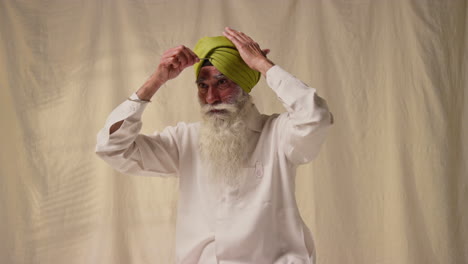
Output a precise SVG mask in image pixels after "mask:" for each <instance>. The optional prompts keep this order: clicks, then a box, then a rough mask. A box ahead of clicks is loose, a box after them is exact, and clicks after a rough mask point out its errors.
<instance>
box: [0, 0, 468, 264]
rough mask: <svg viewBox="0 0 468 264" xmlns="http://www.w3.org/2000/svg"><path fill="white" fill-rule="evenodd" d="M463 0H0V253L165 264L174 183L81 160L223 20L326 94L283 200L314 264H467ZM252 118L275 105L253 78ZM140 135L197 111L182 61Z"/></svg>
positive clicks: (44, 259) (467, 29) (50, 263)
mask: <svg viewBox="0 0 468 264" xmlns="http://www.w3.org/2000/svg"><path fill="white" fill-rule="evenodd" d="M467 12H468V5H467V1H463V0H438V1H437V0H413V1H410V0H406V1H405V0H328V1H326V0H311V1H299V0H297V1H283V0H276V1H272V0H261V1H251V0H250V1H249V0H237V1H215V0H212V1H208V0H207V1H202V0H185V1H183V0H114V1H111V0H80V1H78V0H68V1H67V0H43V1H26V0H24V1H11V0H2V1H1V2H0V38H1V41H0V87H1V89H0V117H1V130H0V131H1V137H0V146H1V152H0V176H1V177H0V263H7V264H9V263H15V264H16V263H18V264H20V263H47V264H58V263H68V264H73V263H103V264H107V263H109V264H111V263H112V264H114V263H172V262H173V260H174V256H173V252H174V231H175V219H176V207H177V185H178V183H177V180H176V179H174V178H170V179H160V178H145V177H138V176H127V175H121V174H119V173H117V172H115V171H114V170H113V169H112V168H110V167H109V166H108V165H107V164H105V163H104V162H103V161H101V160H100V159H98V158H97V156H96V155H95V154H94V145H95V136H96V134H97V132H98V130H99V129H100V128H101V127H102V126H103V125H104V121H105V119H106V117H107V115H108V114H109V113H110V111H111V110H112V109H113V108H114V107H115V106H117V105H118V104H119V103H120V102H122V101H123V100H125V99H126V98H127V97H128V96H129V95H130V94H131V93H132V92H134V91H135V90H136V89H138V88H139V87H140V85H142V84H143V82H144V81H145V80H146V78H147V77H148V76H149V75H150V74H151V73H152V72H153V71H154V69H155V67H156V65H157V63H158V61H159V56H160V55H161V54H162V53H163V51H164V50H166V49H168V48H171V47H174V46H176V45H180V44H184V45H186V46H188V47H193V46H194V44H195V43H196V41H197V39H198V38H200V37H203V36H214V35H220V34H221V33H222V30H223V28H224V27H225V26H231V27H233V28H235V29H238V30H241V31H244V32H246V33H247V34H249V35H251V36H252V37H253V38H254V39H255V40H257V41H258V42H259V43H260V45H261V46H262V47H263V48H270V49H271V50H272V51H271V53H270V55H269V57H270V58H271V59H272V60H273V61H274V62H275V63H277V64H279V65H281V66H282V67H283V68H285V69H286V70H288V71H290V72H291V73H293V74H294V75H296V76H297V77H299V78H300V79H302V80H303V81H304V82H306V83H308V84H309V85H310V86H312V87H316V88H317V90H318V92H319V94H320V95H321V96H322V97H324V98H325V99H326V100H327V101H328V104H329V106H330V109H331V111H332V112H333V114H334V117H335V125H334V126H333V127H332V128H331V130H330V134H329V136H328V138H327V141H326V143H325V144H324V146H323V148H322V151H321V153H320V154H319V156H318V158H317V159H316V160H315V161H314V162H312V163H311V164H308V165H306V166H303V167H300V169H299V170H298V175H297V180H298V184H297V190H296V196H297V200H298V203H299V206H300V210H301V214H302V216H303V218H304V220H305V222H306V223H307V224H308V226H309V227H310V228H311V230H312V232H313V234H314V237H315V240H316V243H317V260H318V263H327V264H343V263H356V264H358V263H359V264H374V263H379V264H386V263H388V264H390V263H392V264H393V263H399V264H415V263H416V264H419V263H421V264H427V263H442V264H460V263H468V206H467V204H468V194H467V193H468V187H467V184H468V167H467V163H468V162H467V161H468V88H467V84H468V82H467V76H468V68H467V62H468V52H467V51H468V41H467V40H468V17H467ZM253 96H254V100H255V101H256V103H257V105H258V107H259V109H260V110H261V111H262V112H264V113H273V112H282V111H284V109H283V107H282V105H281V103H280V102H279V101H278V100H277V98H276V96H275V94H274V93H273V92H272V91H271V90H270V89H269V88H268V87H267V85H266V82H265V80H264V79H262V80H261V82H260V83H259V85H258V86H257V87H256V88H255V89H254V90H253ZM153 99H154V100H153V102H152V103H151V105H150V106H149V107H148V108H147V110H146V112H145V114H144V116H143V122H144V125H143V132H145V133H152V132H153V131H155V130H161V129H163V128H164V127H165V126H167V125H174V124H176V123H177V122H178V121H182V120H183V121H189V122H190V121H197V120H199V118H200V117H199V111H198V109H199V105H198V102H197V99H196V87H195V84H194V79H193V72H192V69H188V70H186V71H185V72H183V73H182V74H181V76H180V77H179V78H178V79H175V80H172V81H170V82H169V83H167V84H166V85H165V86H164V87H163V88H162V89H161V90H160V91H159V92H158V93H157V94H156V96H155V97H154V98H153Z"/></svg>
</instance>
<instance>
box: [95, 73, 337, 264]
mask: <svg viewBox="0 0 468 264" xmlns="http://www.w3.org/2000/svg"><path fill="white" fill-rule="evenodd" d="M266 78H267V83H268V85H269V86H270V87H271V88H272V89H273V90H274V91H275V93H276V94H277V95H278V97H279V98H280V100H281V101H282V102H283V104H284V106H285V107H286V109H287V110H288V112H286V113H283V114H280V115H272V116H266V115H261V114H260V113H259V112H258V110H257V109H256V107H255V106H254V105H253V104H252V105H248V106H246V107H249V108H250V109H249V113H248V116H247V120H246V123H247V126H248V128H249V129H250V130H251V135H252V136H251V137H250V138H249V142H250V146H251V150H250V151H249V155H248V159H247V166H246V167H245V168H243V170H242V173H246V175H247V180H246V181H245V183H244V184H242V185H241V186H240V188H238V189H236V188H225V189H223V190H222V191H221V195H214V192H213V189H211V187H212V185H210V183H209V180H207V178H206V168H204V167H203V166H202V162H201V160H200V155H199V153H198V131H199V127H200V124H199V123H192V124H186V123H179V124H178V125H177V126H175V127H168V128H166V129H165V130H164V131H162V132H161V133H155V134H153V135H150V136H148V135H142V134H139V131H140V128H141V126H142V123H141V121H140V117H141V115H142V113H143V110H144V109H145V107H146V105H148V104H147V103H144V102H135V101H132V100H127V101H125V102H123V103H122V104H121V105H119V106H118V107H117V108H116V109H115V110H114V111H113V112H112V113H111V115H110V116H109V118H108V120H107V122H106V125H105V127H104V128H103V129H102V130H101V131H100V132H99V134H98V140H97V141H98V142H97V146H96V152H97V154H98V155H99V156H100V157H102V158H103V159H104V160H105V161H106V162H108V163H109V164H110V165H111V166H112V167H114V168H115V169H117V170H118V171H120V172H123V173H126V174H135V175H146V176H158V175H177V176H178V177H179V181H180V183H179V186H180V197H179V204H178V217H177V218H178V219H177V234H176V262H177V263H183V264H188V263H256V264H261V263H265V264H271V263H278V264H280V263H281V264H282V263H296V264H302V263H303V264H306V263H307V264H309V263H313V262H314V257H315V252H314V245H313V240H312V236H311V232H310V231H309V229H308V228H307V227H306V225H305V224H304V222H303V221H302V218H301V217H300V214H299V211H298V208H297V204H296V200H295V193H294V190H295V173H296V167H297V166H298V165H299V164H303V163H306V162H309V161H311V160H312V159H313V158H314V157H315V156H316V154H317V153H318V151H319V148H320V146H321V144H322V142H323V141H324V139H325V134H326V130H327V129H326V128H327V127H329V125H330V124H332V123H333V118H332V115H331V113H330V112H329V111H328V109H327V106H326V103H325V101H324V100H323V99H322V98H320V97H319V96H318V95H317V94H316V90H315V89H313V88H310V87H308V86H307V85H305V84H304V83H302V82H301V81H300V80H298V79H297V78H295V77H294V76H292V75H291V74H289V73H287V72H286V71H284V70H283V69H282V68H280V67H279V66H274V67H272V68H271V69H270V70H269V71H268V72H267V76H266ZM120 120H125V121H124V122H123V124H122V126H121V127H120V129H119V130H117V131H116V132H114V133H113V134H112V135H110V136H109V128H110V126H111V125H112V124H114V123H116V122H118V121H120Z"/></svg>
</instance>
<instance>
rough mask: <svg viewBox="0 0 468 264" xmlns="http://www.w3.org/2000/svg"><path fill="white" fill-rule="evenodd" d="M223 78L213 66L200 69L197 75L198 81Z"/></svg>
mask: <svg viewBox="0 0 468 264" xmlns="http://www.w3.org/2000/svg"><path fill="white" fill-rule="evenodd" d="M221 76H224V75H223V74H222V73H221V72H220V71H218V69H216V67H215V66H204V67H202V68H201V69H200V73H198V78H197V81H198V80H207V79H211V78H216V77H218V78H219V77H221Z"/></svg>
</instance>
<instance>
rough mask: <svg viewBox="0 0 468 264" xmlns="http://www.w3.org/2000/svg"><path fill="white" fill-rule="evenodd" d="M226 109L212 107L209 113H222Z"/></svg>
mask: <svg viewBox="0 0 468 264" xmlns="http://www.w3.org/2000/svg"><path fill="white" fill-rule="evenodd" d="M226 112H227V111H226V110H224V109H213V110H210V113H212V114H224V113H226Z"/></svg>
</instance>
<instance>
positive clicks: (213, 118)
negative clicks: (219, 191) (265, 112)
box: [199, 94, 251, 187]
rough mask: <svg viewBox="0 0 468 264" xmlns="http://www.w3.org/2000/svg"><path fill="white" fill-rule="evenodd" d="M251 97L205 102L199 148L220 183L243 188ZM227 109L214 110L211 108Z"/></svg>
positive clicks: (212, 173) (212, 174) (207, 165)
mask: <svg viewBox="0 0 468 264" xmlns="http://www.w3.org/2000/svg"><path fill="white" fill-rule="evenodd" d="M250 105H251V97H250V96H249V95H247V94H241V95H239V96H238V98H237V100H236V102H235V103H233V104H218V105H215V106H211V105H202V117H203V122H202V124H201V128H200V136H199V148H200V154H201V158H202V160H203V162H204V165H205V166H206V168H207V171H208V177H209V179H210V180H211V181H212V183H214V184H216V185H223V186H226V185H228V186H231V187H236V186H237V187H239V186H240V184H242V183H243V180H244V175H243V174H242V167H244V162H245V156H246V150H247V142H248V141H247V140H248V129H247V125H246V124H245V121H244V120H245V116H246V112H247V108H248V107H250ZM213 109H217V110H225V111H223V113H210V110H213Z"/></svg>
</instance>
